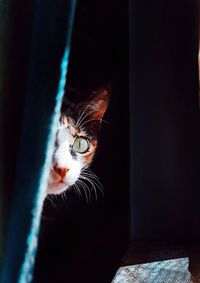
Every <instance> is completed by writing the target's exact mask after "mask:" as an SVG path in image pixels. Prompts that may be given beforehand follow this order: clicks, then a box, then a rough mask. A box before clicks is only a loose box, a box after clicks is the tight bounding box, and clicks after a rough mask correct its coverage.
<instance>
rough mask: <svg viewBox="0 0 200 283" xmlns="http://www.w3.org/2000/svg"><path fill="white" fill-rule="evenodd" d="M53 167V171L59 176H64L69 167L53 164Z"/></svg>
mask: <svg viewBox="0 0 200 283" xmlns="http://www.w3.org/2000/svg"><path fill="white" fill-rule="evenodd" d="M53 169H54V171H55V172H56V173H57V174H58V175H60V177H62V178H63V177H65V176H66V175H67V172H68V171H69V169H68V168H65V167H59V166H57V165H54V166H53Z"/></svg>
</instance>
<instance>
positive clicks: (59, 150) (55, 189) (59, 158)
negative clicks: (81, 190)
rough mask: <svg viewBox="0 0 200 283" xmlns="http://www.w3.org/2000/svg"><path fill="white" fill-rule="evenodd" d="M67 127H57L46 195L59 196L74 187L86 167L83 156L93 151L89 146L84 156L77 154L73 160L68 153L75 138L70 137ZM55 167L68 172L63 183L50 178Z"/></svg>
mask: <svg viewBox="0 0 200 283" xmlns="http://www.w3.org/2000/svg"><path fill="white" fill-rule="evenodd" d="M67 126H68V125H67V124H65V125H63V126H61V125H59V127H58V131H57V140H56V148H55V151H54V155H53V161H52V168H51V172H50V174H49V179H48V188H47V193H48V194H60V193H62V192H64V191H65V190H66V189H67V188H69V187H70V186H72V185H74V184H75V182H76V181H77V180H78V178H79V176H80V174H81V170H82V168H83V167H85V165H86V164H84V156H85V155H87V154H88V153H90V152H91V150H93V147H92V145H91V146H90V149H89V151H88V152H87V153H86V154H77V159H74V158H73V156H72V155H71V152H70V146H72V145H73V143H74V140H75V137H73V136H72V134H71V132H70V130H69V129H68V127H67ZM82 134H83V133H82ZM55 165H56V166H57V167H58V168H66V169H68V170H69V171H68V172H67V174H66V176H65V177H64V178H63V179H62V181H63V182H64V183H56V182H55V179H54V178H53V176H52V171H53V167H54V166H55ZM54 174H55V172H54ZM58 178H59V177H58Z"/></svg>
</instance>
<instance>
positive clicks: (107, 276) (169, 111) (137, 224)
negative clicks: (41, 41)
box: [1, 0, 200, 283]
mask: <svg viewBox="0 0 200 283" xmlns="http://www.w3.org/2000/svg"><path fill="white" fill-rule="evenodd" d="M61 2H62V1H61ZM61 2H60V3H61ZM34 4H35V1H28V2H27V1H16V0H15V1H12V9H11V14H10V19H11V21H10V34H11V36H10V43H9V44H8V45H9V48H8V52H7V53H8V58H7V62H8V64H7V68H6V70H7V71H6V72H5V81H6V84H5V93H6V96H5V105H7V106H9V107H6V108H5V110H4V112H5V113H4V116H5V118H6V119H5V125H4V131H3V134H2V139H1V141H3V144H4V148H7V150H4V151H3V154H2V156H1V158H2V160H4V161H5V162H4V168H5V172H4V174H5V184H6V185H5V188H6V189H5V190H4V195H5V199H6V200H7V201H6V202H5V207H6V208H7V209H6V210H7V212H8V211H9V202H10V197H11V196H12V192H13V191H12V187H13V179H14V178H13V172H14V171H15V166H16V164H15V160H16V159H17V154H18V148H19V138H20V126H21V121H20V120H21V113H22V112H23V106H24V97H25V93H26V90H25V89H26V85H25V82H26V80H27V73H28V69H29V67H28V66H29V55H30V53H29V51H30V47H31V45H32V34H31V31H32V29H33V22H34V16H35V14H34V13H35V11H34ZM52 7H53V5H52ZM52 7H51V8H50V7H48V9H49V10H46V12H47V13H48V14H49V15H51V13H52V14H53V12H54V11H53V8H52ZM61 7H62V5H61ZM61 14H62V13H61ZM129 15H130V17H129ZM65 16H66V14H65V13H64V12H63V14H62V16H61V18H59V17H58V20H59V21H61V23H60V25H61V26H63V29H61V30H60V32H58V33H56V38H57V40H58V41H57V42H59V43H60V44H61V45H62V44H63V41H64V36H63V35H64V34H65ZM129 19H130V40H129V23H128V21H129ZM197 27H198V25H197V7H196V1H188V0H184V1H180V0H177V1H176V2H175V3H174V2H173V1H172V0H170V1H167V0H162V1H159V0H155V1H153V2H152V1H151V2H147V1H144V0H135V1H130V8H129V9H128V3H127V2H126V1H122V0H115V1H114V0H109V1H105V0H103V1H102V0H101V1H100V0H99V1H84V3H83V1H78V6H77V12H76V19H75V26H74V32H73V39H72V49H71V57H70V65H69V72H68V87H69V88H70V89H74V90H73V91H69V88H68V90H67V95H68V97H69V98H70V99H71V100H72V101H74V102H78V101H80V100H82V99H83V98H85V97H87V96H88V95H89V94H90V93H91V92H92V91H94V90H96V89H98V88H99V87H102V85H107V84H110V85H111V86H112V87H111V102H110V106H109V109H108V111H107V113H106V117H105V119H106V120H107V121H108V125H107V124H103V125H102V130H101V134H100V137H99V141H100V142H99V149H98V152H97V156H96V158H95V161H94V163H93V166H92V169H93V171H94V172H95V173H96V174H97V175H98V176H99V177H100V179H101V182H102V184H103V186H104V193H105V196H104V197H102V196H101V194H99V196H98V201H97V202H96V201H95V198H94V196H93V199H92V201H91V203H90V204H88V203H87V202H86V199H85V197H84V194H83V197H82V198H79V197H78V195H76V194H75V192H73V191H71V192H68V193H67V194H66V196H67V199H66V200H65V199H63V198H62V197H55V198H53V199H52V200H47V201H46V202H45V204H44V211H43V216H42V225H41V233H40V241H39V250H38V254H37V260H36V267H35V276H34V278H35V279H34V282H35V283H45V282H48V283H51V282H59V283H62V282H63V283H64V282H87V283H90V282H93V283H94V282H95V283H104V282H105V283H106V282H110V281H111V279H112V277H113V276H114V273H115V271H116V269H117V268H118V266H119V264H120V260H121V258H122V256H123V255H124V253H125V251H126V248H127V245H128V239H129V232H130V231H131V239H132V240H134V241H135V240H144V241H145V242H146V243H148V241H150V240H156V241H157V240H159V241H160V240H166V241H169V240H178V242H182V241H188V240H189V239H194V238H196V239H198V237H199V199H200V190H199V187H200V186H199V185H200V184H199V183H200V181H199V171H200V170H199V169H200V168H199V166H200V165H199V160H200V158H199V157H200V152H199V151H200V147H199V144H200V137H199V110H198V96H197V93H198V66H197V52H198V36H197V34H198V28H197ZM50 28H52V27H51V26H49V29H50ZM52 30H53V29H52ZM52 36H55V34H54V35H53V33H52ZM47 41H48V39H47ZM129 43H130V57H129ZM61 49H62V48H60V52H61V51H62V50H61ZM55 57H56V59H55V60H58V59H59V56H58V55H56V54H55ZM43 67H44V66H43ZM46 67H47V69H48V68H50V67H52V68H53V66H49V64H48V63H47V65H46ZM44 68H45V67H44ZM129 71H130V75H129ZM52 73H53V71H52ZM55 73H56V76H58V71H57V70H56V72H55ZM129 78H130V80H129ZM40 82H42V79H41V81H40ZM129 83H130V96H129ZM53 84H54V85H56V84H57V79H56V78H55V81H54V82H53ZM11 97H12V103H10V102H11V100H10V98H11ZM129 98H130V103H129ZM129 113H130V117H129ZM15 117H17V119H15ZM11 120H12V131H10V128H9V127H6V126H7V125H8V124H9V123H10V121H11ZM129 133H130V138H129ZM13 137H14V139H13ZM8 149H9V151H8ZM8 152H9V154H7V153H8ZM10 157H12V158H10ZM129 158H130V161H129ZM130 169H131V170H130ZM130 172H131V174H130ZM130 176H131V186H130V187H131V198H129V178H130ZM130 200H131V201H130ZM130 202H131V205H130ZM6 204H7V205H6ZM129 206H130V208H131V213H129ZM130 215H131V217H130ZM129 218H130V220H131V221H130V222H129ZM129 224H131V225H129ZM129 230H130V231H129Z"/></svg>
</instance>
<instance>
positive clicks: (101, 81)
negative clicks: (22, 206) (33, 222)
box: [34, 0, 129, 283]
mask: <svg viewBox="0 0 200 283" xmlns="http://www.w3.org/2000/svg"><path fill="white" fill-rule="evenodd" d="M67 85H68V87H67V90H66V97H67V98H68V99H70V100H71V101H73V102H80V101H81V100H83V99H84V98H86V97H88V96H89V95H90V94H91V93H92V91H94V90H97V89H98V88H101V87H102V86H106V85H110V86H111V101H110V105H109V108H108V111H107V113H106V116H105V120H106V121H107V123H103V124H102V129H101V132H100V135H99V148H98V152H97V155H96V157H95V160H94V163H93V165H92V170H93V171H94V172H95V173H96V174H97V176H99V177H100V180H101V183H102V185H103V187H104V196H102V194H101V193H100V192H98V200H97V201H96V200H95V195H94V193H92V200H91V202H90V203H89V204H88V203H87V201H86V197H85V195H84V191H82V197H81V198H79V196H78V195H77V194H76V193H75V192H74V191H70V192H67V193H66V199H63V197H61V196H58V197H52V198H51V200H47V201H46V202H45V205H44V211H43V218H42V224H41V233H40V242H39V251H38V255H37V260H36V267H35V279H34V282H38V283H43V282H48V283H50V282H59V283H61V282H63V283H64V282H87V283H89V282H91V283H94V282H95V283H98V282H99V283H100V282H101V283H103V282H105V283H106V282H111V280H112V278H113V277H114V274H115V272H116V269H117V268H118V266H119V265H120V261H121V258H122V256H123V254H124V253H125V251H126V248H127V245H128V237H129V214H128V211H129V198H128V195H129V118H128V115H129V113H128V97H129V96H128V89H129V86H128V3H127V2H126V1H125V2H124V1H121V0H118V1H84V3H83V2H81V1H78V6H77V11H76V17H75V26H74V31H73V37H72V46H71V56H70V64H69V70H68V84H67Z"/></svg>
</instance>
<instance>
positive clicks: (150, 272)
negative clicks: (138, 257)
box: [112, 258, 191, 283]
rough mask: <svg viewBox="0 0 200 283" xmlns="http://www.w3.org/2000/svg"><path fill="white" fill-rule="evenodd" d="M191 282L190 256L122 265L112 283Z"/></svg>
mask: <svg viewBox="0 0 200 283" xmlns="http://www.w3.org/2000/svg"><path fill="white" fill-rule="evenodd" d="M133 282H134V283H190V282H191V281H190V273H189V272H188V258H181V259H175V260H165V261H160V262H152V263H146V264H138V265H132V266H126V267H121V268H120V269H119V270H118V271H117V273H116V275H115V278H114V279H113V281H112V283H133Z"/></svg>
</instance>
